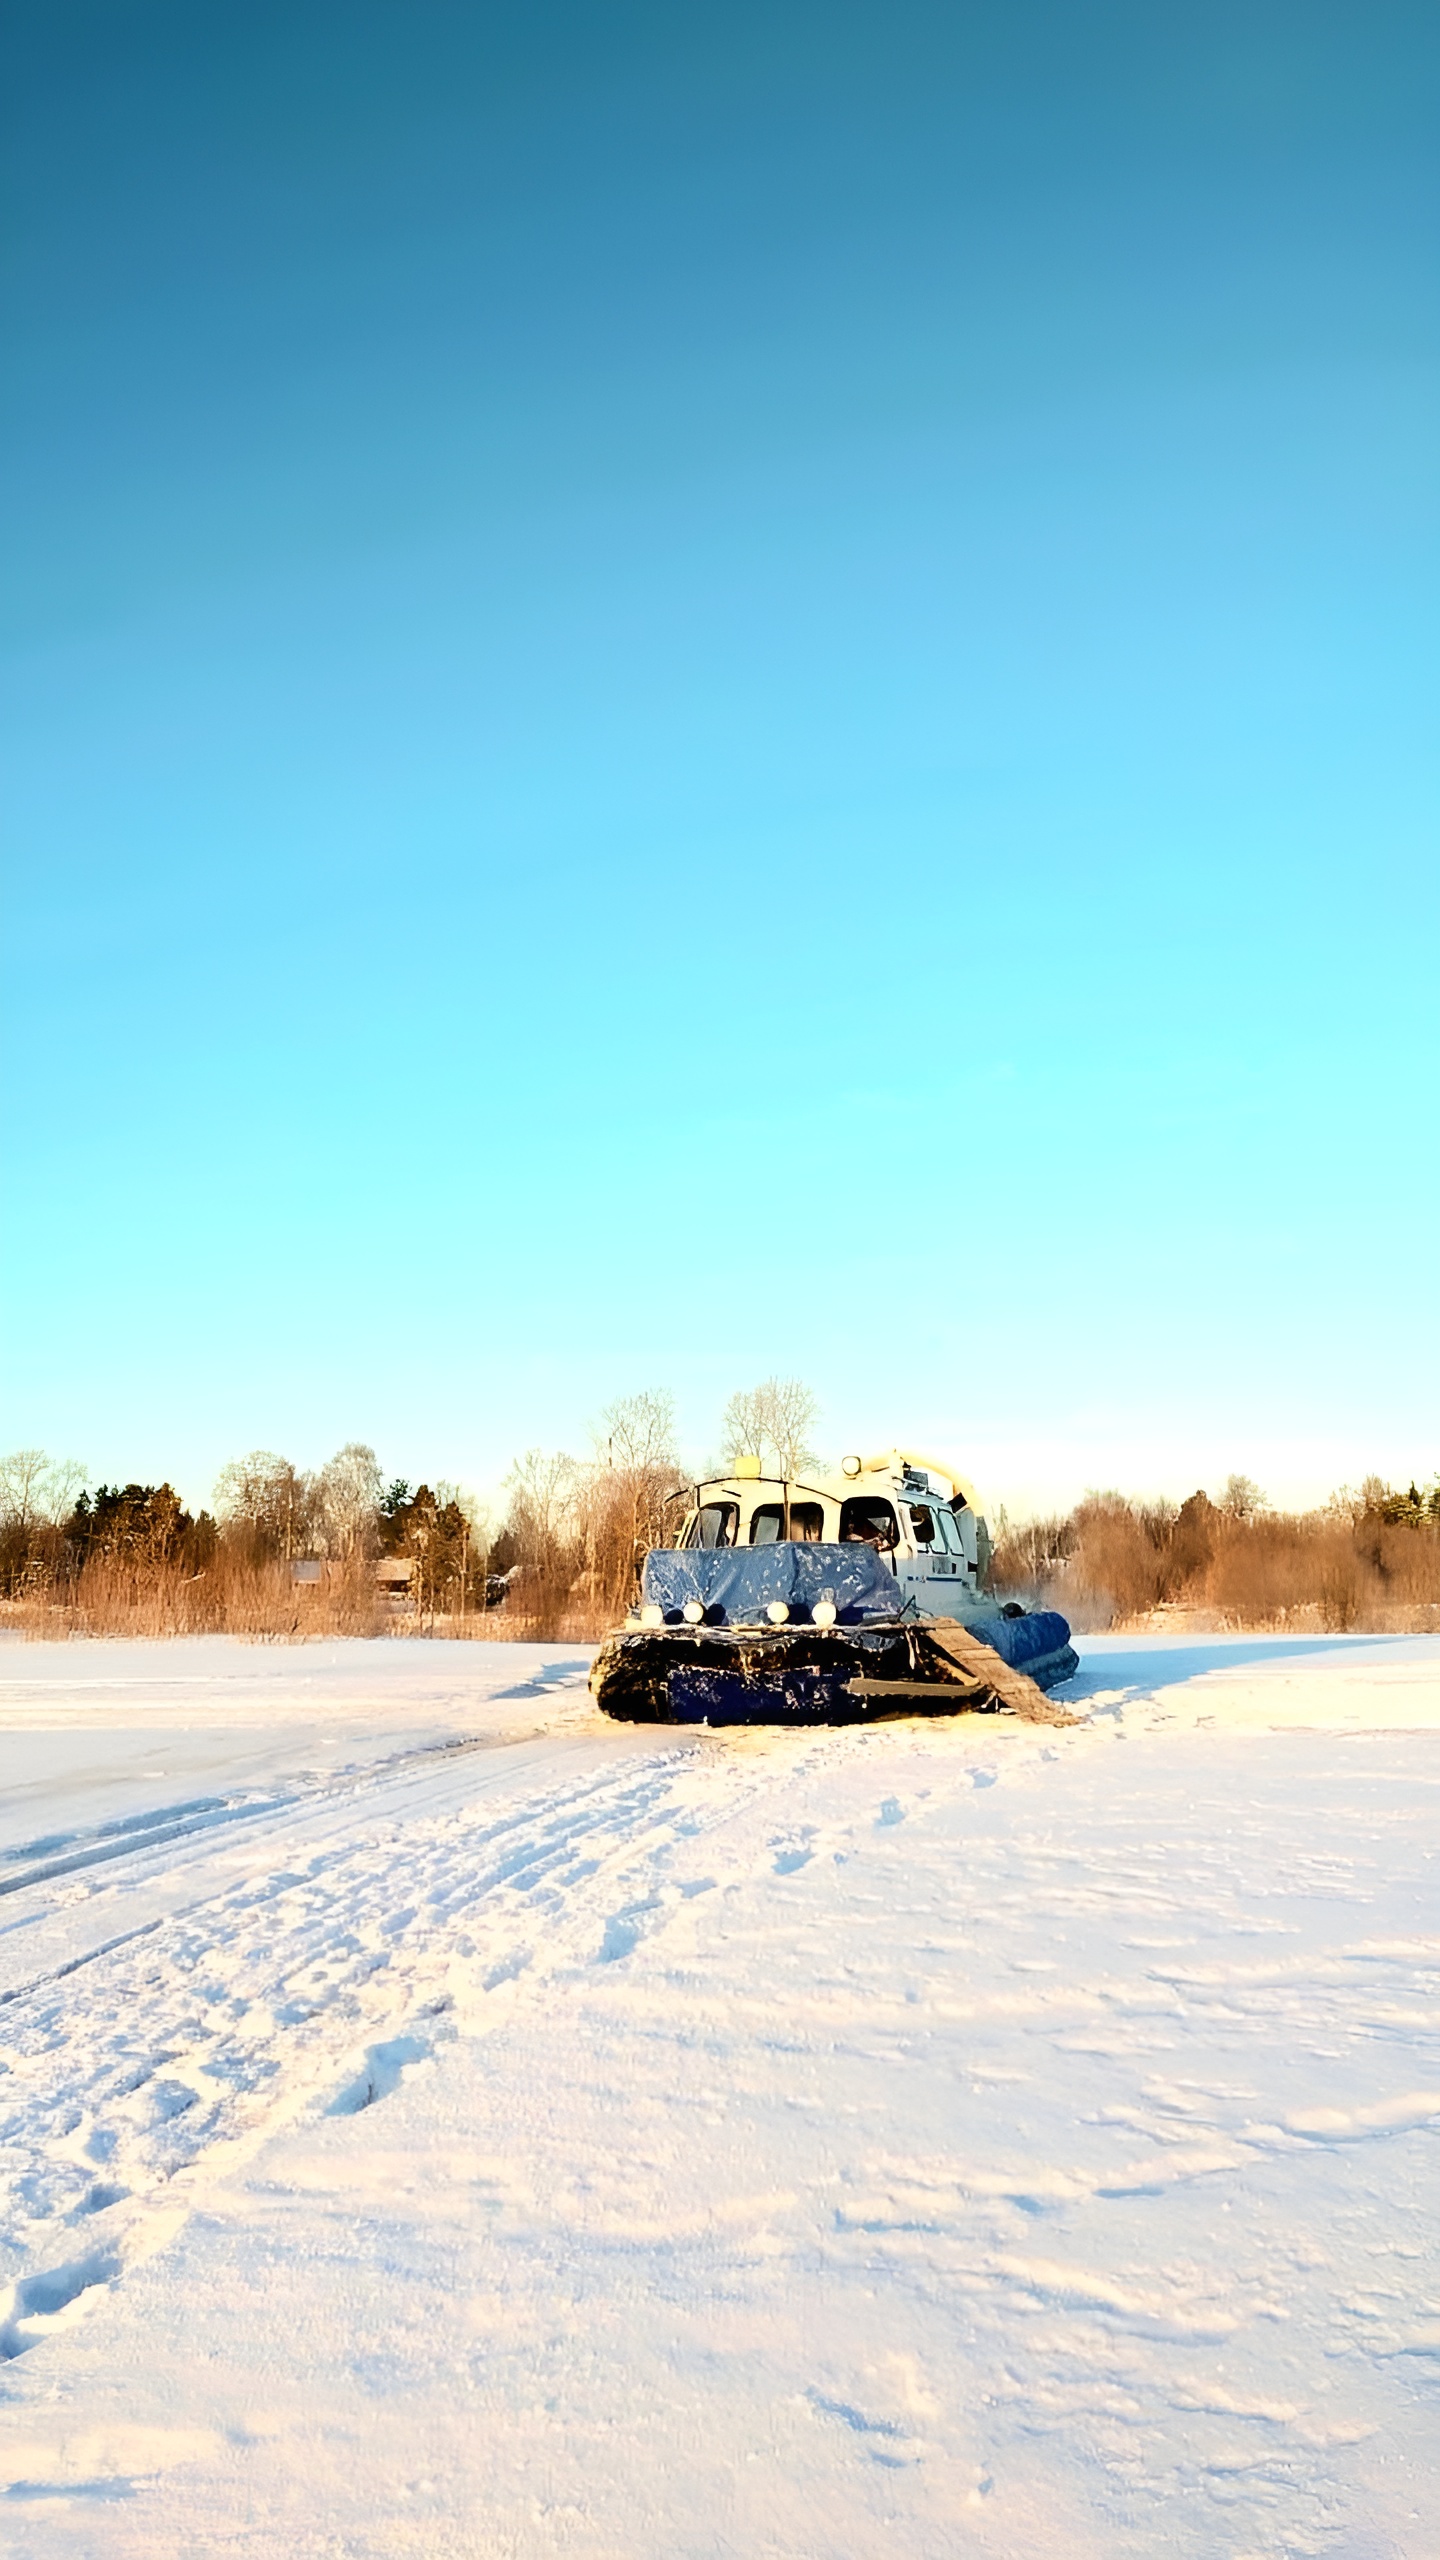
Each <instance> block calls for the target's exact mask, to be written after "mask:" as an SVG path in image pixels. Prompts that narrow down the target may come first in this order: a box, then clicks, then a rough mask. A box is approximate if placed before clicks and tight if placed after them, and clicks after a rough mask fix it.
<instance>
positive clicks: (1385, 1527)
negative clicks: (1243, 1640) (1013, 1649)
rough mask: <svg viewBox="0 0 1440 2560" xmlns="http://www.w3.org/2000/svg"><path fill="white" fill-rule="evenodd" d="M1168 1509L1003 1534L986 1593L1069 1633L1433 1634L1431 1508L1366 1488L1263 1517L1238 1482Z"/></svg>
mask: <svg viewBox="0 0 1440 2560" xmlns="http://www.w3.org/2000/svg"><path fill="white" fill-rule="evenodd" d="M1227 1496H1228V1497H1229V1498H1228V1499H1227V1500H1222V1502H1221V1503H1219V1504H1216V1503H1212V1502H1211V1501H1210V1500H1209V1499H1208V1498H1207V1496H1206V1495H1204V1494H1203V1493H1196V1494H1192V1495H1191V1496H1190V1498H1189V1500H1188V1501H1186V1502H1184V1503H1181V1504H1179V1505H1178V1506H1177V1505H1175V1504H1173V1503H1168V1502H1134V1501H1130V1500H1128V1499H1127V1498H1126V1497H1125V1496H1124V1495H1122V1494H1118V1493H1102V1494H1089V1495H1087V1496H1086V1498H1085V1500H1084V1501H1083V1502H1082V1503H1081V1504H1079V1506H1078V1507H1077V1509H1076V1510H1075V1511H1073V1512H1072V1513H1070V1514H1069V1516H1068V1517H1067V1518H1065V1519H1063V1520H1047V1521H1041V1522H1035V1523H1033V1524H1032V1525H1031V1527H1030V1528H1029V1529H1015V1528H1012V1527H1010V1526H1009V1524H1007V1525H1006V1528H1005V1531H1004V1534H1003V1536H1002V1538H1001V1540H1000V1542H999V1543H998V1545H997V1548H996V1553H995V1564H994V1569H993V1573H992V1577H991V1579H992V1587H993V1588H994V1589H995V1590H996V1591H997V1592H999V1593H1000V1594H1002V1595H1004V1596H1007V1597H1008V1596H1012V1595H1013V1596H1014V1597H1016V1598H1018V1599H1024V1600H1026V1601H1028V1602H1029V1603H1030V1604H1031V1605H1032V1606H1033V1605H1035V1604H1037V1603H1041V1604H1046V1605H1049V1606H1052V1607H1057V1608H1060V1609H1063V1610H1064V1611H1065V1612H1066V1614H1067V1615H1068V1616H1069V1618H1070V1619H1071V1622H1072V1624H1073V1625H1075V1626H1077V1627H1081V1628H1089V1627H1103V1626H1114V1625H1117V1624H1123V1623H1124V1622H1125V1621H1126V1620H1132V1621H1133V1620H1136V1619H1146V1618H1148V1617H1150V1616H1151V1614H1152V1613H1153V1612H1155V1611H1156V1610H1169V1609H1183V1610H1186V1611H1195V1612H1203V1613H1204V1614H1205V1615H1206V1616H1208V1617H1209V1619H1210V1620H1211V1621H1212V1622H1213V1623H1217V1624H1219V1625H1223V1626H1232V1627H1287V1626H1288V1627H1303V1628H1316V1629H1319V1628H1324V1629H1327V1630H1329V1631H1330V1632H1332V1633H1335V1634H1344V1633H1346V1632H1347V1631H1349V1630H1352V1629H1353V1630H1354V1631H1356V1632H1360V1631H1362V1630H1367V1631H1368V1630H1375V1631H1384V1630H1387V1629H1390V1630H1396V1629H1403V1628H1407V1627H1415V1628H1421V1627H1428V1626H1434V1625H1437V1624H1440V1504H1437V1503H1436V1502H1434V1501H1433V1499H1427V1500H1422V1499H1420V1498H1419V1497H1416V1496H1415V1495H1414V1494H1413V1492H1412V1494H1411V1496H1409V1497H1404V1498H1402V1497H1400V1496H1395V1495H1392V1494H1390V1493H1389V1492H1388V1490H1387V1488H1385V1487H1384V1486H1383V1485H1379V1484H1378V1483H1375V1484H1372V1485H1367V1487H1366V1490H1365V1494H1364V1495H1363V1496H1362V1497H1361V1498H1360V1499H1359V1500H1357V1501H1350V1500H1347V1499H1345V1498H1343V1497H1337V1498H1336V1500H1335V1501H1333V1502H1332V1503H1330V1504H1329V1505H1328V1506H1327V1508H1326V1509H1325V1510H1323V1511H1314V1512H1300V1513H1292V1512H1273V1511H1269V1510H1267V1509H1265V1508H1264V1507H1263V1506H1262V1504H1261V1503H1260V1501H1259V1498H1258V1497H1257V1496H1256V1494H1255V1489H1254V1487H1253V1486H1251V1485H1249V1483H1248V1480H1247V1479H1246V1478H1244V1477H1241V1476H1237V1477H1232V1478H1231V1483H1230V1486H1229V1487H1227Z"/></svg>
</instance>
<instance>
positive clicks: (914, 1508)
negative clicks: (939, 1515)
mask: <svg viewBox="0 0 1440 2560" xmlns="http://www.w3.org/2000/svg"><path fill="white" fill-rule="evenodd" d="M910 1526H911V1528H912V1529H913V1530H914V1532H915V1544H916V1546H917V1547H934V1546H938V1545H939V1543H940V1542H939V1540H938V1538H937V1537H936V1535H935V1515H934V1513H933V1512H932V1511H928V1510H927V1509H926V1507H925V1505H924V1503H923V1502H912V1503H911V1505H910Z"/></svg>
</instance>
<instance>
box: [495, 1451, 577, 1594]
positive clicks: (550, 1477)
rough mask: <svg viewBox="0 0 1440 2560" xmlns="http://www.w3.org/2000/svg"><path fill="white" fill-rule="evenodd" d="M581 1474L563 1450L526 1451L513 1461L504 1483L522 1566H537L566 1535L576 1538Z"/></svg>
mask: <svg viewBox="0 0 1440 2560" xmlns="http://www.w3.org/2000/svg"><path fill="white" fill-rule="evenodd" d="M579 1472H580V1471H579V1469H578V1467H577V1466H576V1464H575V1461H574V1459H573V1458H567V1457H566V1455H565V1452H564V1450H563V1449H555V1450H549V1449H527V1450H526V1451H525V1452H524V1454H523V1456H521V1457H518V1458H517V1459H516V1460H515V1461H514V1463H513V1465H512V1466H511V1469H510V1473H509V1474H508V1476H507V1477H506V1479H505V1482H506V1484H507V1486H508V1487H509V1490H510V1526H511V1528H512V1529H513V1531H514V1533H515V1537H516V1539H517V1541H518V1543H519V1547H520V1555H521V1561H522V1562H523V1563H525V1564H527V1565H528V1564H530V1563H532V1562H538V1561H539V1559H540V1557H541V1556H542V1555H543V1554H546V1553H548V1552H549V1551H551V1550H552V1549H554V1548H555V1547H556V1546H558V1545H559V1544H560V1543H561V1542H562V1540H563V1539H564V1537H565V1536H566V1534H567V1533H569V1534H572V1535H573V1531H574V1514H575V1495H576V1487H577V1478H578V1476H579Z"/></svg>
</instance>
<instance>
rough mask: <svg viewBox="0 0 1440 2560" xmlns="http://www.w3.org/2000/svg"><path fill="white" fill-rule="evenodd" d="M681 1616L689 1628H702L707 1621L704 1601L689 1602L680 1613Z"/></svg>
mask: <svg viewBox="0 0 1440 2560" xmlns="http://www.w3.org/2000/svg"><path fill="white" fill-rule="evenodd" d="M680 1615H681V1617H682V1618H683V1619H684V1621H685V1624H686V1626H687V1627H698V1626H702V1625H703V1624H704V1620H705V1603H704V1601H703V1600H687V1601H686V1603H685V1606H684V1608H683V1609H682V1610H681V1612H680Z"/></svg>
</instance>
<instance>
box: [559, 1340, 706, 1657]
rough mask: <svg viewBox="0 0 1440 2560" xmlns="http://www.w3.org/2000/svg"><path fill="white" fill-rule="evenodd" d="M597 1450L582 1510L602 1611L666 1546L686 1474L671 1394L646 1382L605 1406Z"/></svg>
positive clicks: (628, 1590) (620, 1603)
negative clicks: (644, 1563)
mask: <svg viewBox="0 0 1440 2560" xmlns="http://www.w3.org/2000/svg"><path fill="white" fill-rule="evenodd" d="M592 1438H593V1442H594V1449H595V1456H594V1459H593V1462H592V1463H591V1465H590V1466H589V1467H588V1468H587V1469H586V1471H585V1478H584V1483H583V1487H582V1492H581V1511H582V1516H583V1519H584V1527H585V1570H586V1577H587V1580H588V1582H589V1586H590V1593H591V1597H592V1600H593V1601H594V1603H595V1605H596V1607H597V1609H599V1610H600V1612H601V1613H602V1614H605V1615H610V1616H613V1615H615V1614H616V1613H617V1612H618V1611H619V1610H620V1609H622V1608H624V1607H625V1606H626V1605H627V1604H628V1602H629V1601H630V1600H631V1599H632V1598H633V1597H634V1593H635V1588H636V1577H637V1574H638V1572H639V1568H640V1564H641V1561H642V1559H643V1558H644V1556H645V1555H646V1554H647V1552H648V1551H649V1549H650V1548H651V1547H658V1546H663V1545H664V1543H665V1541H666V1538H667V1536H668V1535H669V1534H670V1531H671V1527H672V1519H673V1512H674V1504H673V1501H672V1499H671V1497H672V1496H673V1495H674V1494H676V1493H677V1492H678V1491H679V1490H680V1488H681V1486H682V1484H683V1482H684V1478H683V1476H682V1474H681V1469H680V1461H679V1459H678V1457H677V1456H676V1454H675V1399H674V1397H673V1396H670V1395H667V1394H666V1393H665V1392H664V1391H663V1390H662V1389H657V1388H646V1389H643V1390H642V1391H641V1392H640V1393H638V1394H636V1395H631V1396H621V1397H619V1398H617V1400H616V1402H615V1403H614V1404H611V1405H607V1406H606V1408H605V1411H604V1412H603V1413H602V1414H601V1416H600V1419H599V1421H598V1423H597V1424H596V1426H595V1429H594V1432H593V1434H592Z"/></svg>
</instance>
